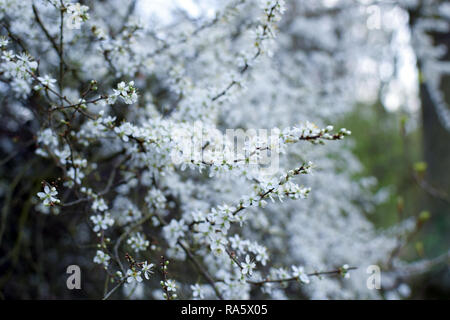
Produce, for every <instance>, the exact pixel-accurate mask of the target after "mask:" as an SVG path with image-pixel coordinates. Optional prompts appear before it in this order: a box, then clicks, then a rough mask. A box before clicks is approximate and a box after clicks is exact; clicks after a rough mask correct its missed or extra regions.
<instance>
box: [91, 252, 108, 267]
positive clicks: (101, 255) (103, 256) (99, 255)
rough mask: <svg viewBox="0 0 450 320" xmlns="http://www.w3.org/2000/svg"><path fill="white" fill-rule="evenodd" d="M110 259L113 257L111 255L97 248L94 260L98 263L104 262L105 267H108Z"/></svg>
mask: <svg viewBox="0 0 450 320" xmlns="http://www.w3.org/2000/svg"><path fill="white" fill-rule="evenodd" d="M110 259H111V257H110V256H109V255H107V254H106V253H104V252H103V251H101V250H97V254H96V255H95V257H94V262H95V263H98V264H102V265H104V266H105V267H107V266H108V264H109V260H110Z"/></svg>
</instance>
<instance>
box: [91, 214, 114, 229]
mask: <svg viewBox="0 0 450 320" xmlns="http://www.w3.org/2000/svg"><path fill="white" fill-rule="evenodd" d="M91 221H92V223H93V224H94V227H93V228H92V230H94V232H99V231H105V230H107V229H108V228H110V227H112V226H113V225H114V219H112V218H111V216H110V215H109V213H105V214H104V215H101V214H97V215H94V216H91Z"/></svg>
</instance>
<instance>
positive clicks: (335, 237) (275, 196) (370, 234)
mask: <svg viewBox="0 0 450 320" xmlns="http://www.w3.org/2000/svg"><path fill="white" fill-rule="evenodd" d="M304 2H305V1H298V3H297V2H295V1H293V2H292V3H289V4H286V3H285V1H283V0H262V1H261V0H233V1H223V2H220V3H218V4H217V11H216V13H215V14H214V16H213V17H205V18H204V19H199V20H194V19H190V18H189V17H186V16H180V17H177V19H175V21H176V22H175V24H174V25H173V26H170V27H167V26H164V25H163V24H162V25H161V26H159V24H158V23H157V21H153V20H152V21H151V22H150V23H146V22H144V20H145V19H143V17H142V16H139V14H138V13H137V12H135V11H136V9H135V7H136V2H135V1H130V2H129V3H127V4H125V2H124V1H83V2H82V4H80V3H75V2H71V1H68V0H47V1H46V0H37V1H15V0H3V1H0V16H1V19H2V28H3V29H2V30H3V32H4V35H5V36H4V37H2V39H1V42H0V47H1V61H0V78H1V81H2V85H1V88H0V89H1V92H2V95H4V97H5V98H4V100H5V102H4V105H3V106H2V109H3V110H2V111H1V112H2V117H3V116H5V117H12V118H14V119H15V120H14V124H16V125H17V124H19V125H20V124H23V123H24V122H26V121H29V122H31V123H32V125H31V126H29V127H26V128H25V127H24V130H29V131H30V133H31V134H32V135H33V136H35V139H34V140H33V141H35V143H36V149H35V152H34V153H35V158H36V160H35V161H41V162H43V163H45V166H48V167H51V168H52V170H51V171H50V174H48V175H47V176H45V177H43V179H42V180H41V181H40V182H41V183H42V185H41V186H42V187H41V188H40V189H41V190H36V191H35V192H34V193H33V197H34V200H35V204H34V210H35V211H36V213H35V214H38V215H41V216H43V215H52V216H51V217H48V218H47V219H46V221H54V220H59V221H61V223H62V224H64V225H65V227H66V228H67V229H68V230H71V233H72V234H73V235H74V237H75V238H74V240H73V241H77V242H79V243H82V244H83V247H85V249H83V250H80V251H78V252H77V254H76V255H73V256H71V259H72V262H73V261H75V263H79V264H80V265H83V267H85V268H89V270H93V272H94V273H93V274H96V275H98V276H93V277H92V279H90V281H92V282H96V281H98V282H99V286H103V283H104V282H105V281H104V279H101V280H98V279H99V277H100V278H102V277H103V278H104V277H106V286H105V292H104V295H103V297H104V298H109V297H110V296H111V295H113V294H117V293H118V292H119V293H121V294H123V295H124V296H127V295H128V296H134V297H144V296H145V297H153V298H166V299H175V298H178V297H181V298H195V299H203V298H221V299H247V298H252V297H260V298H271V299H286V298H301V297H308V298H352V297H353V298H355V297H356V298H380V297H381V295H380V292H379V291H377V290H369V289H368V288H367V286H366V278H367V274H366V273H365V270H366V268H367V266H368V265H381V266H389V268H393V266H394V265H395V264H396V263H397V264H399V263H401V262H400V261H399V260H398V258H397V257H396V256H395V255H394V254H393V253H394V252H395V250H396V249H397V248H398V246H399V245H401V244H402V243H404V241H405V237H406V235H407V234H408V231H411V230H413V229H414V228H415V226H416V225H417V224H416V222H415V221H412V220H408V221H406V222H405V223H403V224H401V225H400V226H398V227H395V228H393V229H392V230H387V231H383V232H378V231H377V230H375V228H374V227H373V226H372V224H371V223H370V222H369V220H368V219H367V218H366V216H365V213H364V212H363V209H362V206H361V204H363V208H365V209H366V210H368V211H370V208H371V206H373V204H374V203H373V199H372V197H370V193H369V187H370V186H371V185H372V184H373V181H372V180H371V179H363V180H361V181H354V180H352V175H353V174H354V173H356V172H357V171H358V170H359V163H358V161H357V159H356V158H355V157H354V156H353V155H352V154H351V150H350V147H351V144H349V143H348V142H347V141H346V140H347V139H346V138H345V137H346V136H348V135H350V134H351V132H350V131H349V130H347V129H345V128H342V129H334V128H333V126H331V125H330V123H333V122H335V121H337V120H338V119H339V118H340V117H341V116H342V114H344V113H345V112H347V111H349V110H350V109H351V106H352V105H353V104H354V103H355V101H356V97H355V94H354V91H353V90H352V88H354V87H355V86H356V84H357V83H358V82H359V81H361V79H363V77H364V75H363V74H360V73H358V72H357V71H355V70H354V69H353V65H352V63H353V60H352V57H353V56H354V54H353V51H354V50H361V52H364V49H367V47H369V46H370V41H368V42H367V43H361V39H363V38H364V37H365V35H364V34H362V35H359V36H358V35H357V34H356V33H355V30H357V29H358V28H361V26H362V25H364V24H365V21H366V19H367V16H366V13H364V11H361V10H360V6H363V5H354V7H352V8H350V9H348V10H343V11H338V12H336V13H335V16H327V15H326V14H324V15H323V16H321V15H320V14H319V13H320V12H321V11H322V10H324V11H326V10H327V7H326V6H325V5H322V2H321V1H306V2H305V3H306V4H305V5H304V6H302V5H300V3H304ZM343 2H346V1H343ZM294 3H295V4H296V5H298V7H296V10H297V11H295V12H297V13H298V14H300V13H302V15H301V16H302V18H298V19H296V18H295V17H294V16H295V14H294V16H293V15H292V14H290V13H289V12H286V6H288V5H289V6H290V8H291V6H292V8H293V7H294ZM124 7H125V8H127V10H123V8H124ZM314 12H316V13H318V16H315V15H314V14H313V13H314ZM299 16H300V15H299ZM283 19H284V20H283ZM336 21H337V22H336ZM339 21H341V22H342V21H346V24H345V25H340V23H339ZM300 44H302V45H303V47H304V48H305V49H304V50H297V47H298V46H299V45H300ZM374 54H376V53H374ZM3 114H4V115H3ZM11 125H12V124H11ZM227 129H234V131H232V133H231V134H227ZM239 130H240V131H239ZM264 130H266V131H264ZM269 130H270V133H267V132H268V131H269ZM228 133H229V132H228ZM235 138H237V140H239V141H238V142H237V143H235ZM35 185H36V184H35ZM33 214H34V213H33ZM86 226H88V230H87V229H86ZM53 245H54V246H57V243H54V244H53ZM58 255H59V256H64V252H61V251H58ZM86 257H87V260H86ZM169 262H170V263H169ZM90 288H91V289H92V287H90ZM86 290H87V289H86ZM92 291H93V292H94V291H95V290H93V289H92ZM89 294H91V295H92V296H95V294H96V293H95V294H94V293H89Z"/></svg>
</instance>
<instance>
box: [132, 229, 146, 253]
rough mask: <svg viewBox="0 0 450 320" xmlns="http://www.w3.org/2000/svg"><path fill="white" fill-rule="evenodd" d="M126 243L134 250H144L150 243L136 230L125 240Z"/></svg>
mask: <svg viewBox="0 0 450 320" xmlns="http://www.w3.org/2000/svg"><path fill="white" fill-rule="evenodd" d="M127 243H128V244H129V245H130V246H131V248H132V249H133V250H134V251H135V252H139V251H145V250H147V248H148V246H149V245H150V242H149V241H148V240H146V239H145V237H144V236H143V235H142V234H141V233H140V232H137V233H136V234H135V235H133V236H131V237H130V238H129V239H128V240H127Z"/></svg>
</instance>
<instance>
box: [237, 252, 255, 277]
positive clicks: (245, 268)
mask: <svg viewBox="0 0 450 320" xmlns="http://www.w3.org/2000/svg"><path fill="white" fill-rule="evenodd" d="M255 267H256V264H255V263H254V262H253V261H251V260H250V256H249V255H247V256H246V257H245V262H243V263H242V270H241V272H242V274H244V275H245V274H248V275H249V276H251V275H252V273H253V269H255Z"/></svg>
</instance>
